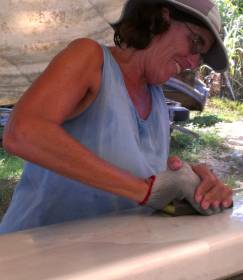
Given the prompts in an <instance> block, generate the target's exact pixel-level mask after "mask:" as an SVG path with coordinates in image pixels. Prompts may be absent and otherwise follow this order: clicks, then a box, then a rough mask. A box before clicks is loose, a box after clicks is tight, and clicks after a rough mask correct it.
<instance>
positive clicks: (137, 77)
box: [111, 47, 147, 95]
mask: <svg viewBox="0 0 243 280" xmlns="http://www.w3.org/2000/svg"><path fill="white" fill-rule="evenodd" d="M111 52H112V55H113V57H114V58H115V59H116V62H117V63H118V64H119V66H120V69H121V71H122V74H123V78H124V81H125V84H126V87H127V89H128V91H129V93H130V94H132V93H133V92H134V93H135V92H136V95H138V94H139V95H140V94H144V93H145V92H147V83H146V80H145V77H144V70H143V56H142V51H138V50H136V51H135V50H134V49H131V48H126V49H120V48H118V47H112V48H111Z"/></svg>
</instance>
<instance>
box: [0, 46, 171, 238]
mask: <svg viewBox="0 0 243 280" xmlns="http://www.w3.org/2000/svg"><path fill="white" fill-rule="evenodd" d="M102 49H103V56H104V62H103V69H102V80H101V85H100V89H99V93H98V95H97V97H96V99H95V100H94V102H93V103H92V104H91V105H90V106H89V107H88V108H87V109H86V110H85V111H84V112H82V113H81V114H80V115H79V116H77V117H75V118H73V119H72V120H68V121H66V122H65V123H64V124H63V128H64V129H65V130H66V131H67V132H68V133H69V134H71V135H72V137H74V138H75V139H77V140H78V141H79V142H80V143H82V144H83V145H85V146H86V147H87V148H88V149H90V150H91V151H93V152H94V153H95V154H96V155H98V156H99V157H101V158H103V159H104V160H106V161H108V162H110V163H112V164H114V165H116V166H118V167H120V168H123V169H125V170H128V171H129V172H131V173H132V174H134V175H136V176H138V177H140V178H147V177H149V176H151V175H153V174H157V173H158V172H159V171H161V170H165V169H166V166H167V157H168V150H169V148H168V147H169V138H170V136H169V117H168V108H167V105H166V103H165V99H164V96H163V92H162V89H161V86H148V89H149V92H150V94H151V96H152V110H151V112H150V114H149V116H148V118H147V119H146V120H144V119H141V118H140V116H139V115H138V112H137V111H136V109H135V107H134V105H133V103H132V100H131V98H130V96H129V94H128V92H127V89H126V86H125V83H124V80H123V76H122V72H121V70H120V67H119V65H118V63H117V62H116V61H115V59H114V57H113V56H112V54H111V52H110V50H109V48H108V47H105V46H102ZM94 176H95V174H94ZM134 207H138V204H137V203H135V202H133V201H130V200H128V199H126V198H124V197H119V196H116V195H113V194H111V193H108V192H105V191H102V190H98V189H96V188H93V187H91V186H87V185H84V184H82V183H80V182H78V181H75V180H72V179H69V178H65V177H63V176H61V175H59V174H57V173H55V172H52V171H50V170H48V169H45V168H43V167H40V166H38V165H35V164H33V163H30V162H26V163H25V167H24V171H23V174H22V177H21V179H20V182H19V183H18V184H17V186H16V189H15V192H14V195H13V198H12V201H11V204H10V207H9V208H8V210H7V212H6V214H5V216H4V218H3V220H2V223H1V224H0V233H6V232H11V231H17V230H23V229H27V228H32V227H37V226H43V225H48V224H53V223H59V222H64V221H68V220H74V219H81V218H90V217H95V216H99V215H104V214H107V213H111V212H112V213H114V212H118V211H121V210H125V209H130V208H134Z"/></svg>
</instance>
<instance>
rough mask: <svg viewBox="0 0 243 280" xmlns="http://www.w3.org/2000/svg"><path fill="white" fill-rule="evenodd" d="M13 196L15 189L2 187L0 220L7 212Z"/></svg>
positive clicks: (0, 191) (0, 193) (0, 189)
mask: <svg viewBox="0 0 243 280" xmlns="http://www.w3.org/2000/svg"><path fill="white" fill-rule="evenodd" d="M12 195H13V188H9V187H1V188H0V220H1V218H2V216H3V214H4V213H5V211H6V210H7V208H8V206H9V203H10V201H11V198H12Z"/></svg>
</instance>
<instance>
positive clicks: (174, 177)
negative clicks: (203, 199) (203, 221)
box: [141, 158, 218, 215]
mask: <svg viewBox="0 0 243 280" xmlns="http://www.w3.org/2000/svg"><path fill="white" fill-rule="evenodd" d="M175 162H177V164H175ZM168 166H169V167H170V168H171V167H173V168H174V167H175V166H176V167H177V168H179V169H177V170H176V171H175V170H174V171H172V170H170V169H167V170H166V171H162V172H160V173H159V174H157V176H153V179H152V181H151V182H150V190H149V192H148V194H147V196H146V199H145V200H144V201H143V202H142V203H141V204H142V205H147V206H150V207H152V208H154V209H157V210H163V209H164V207H165V206H167V205H168V204H169V203H170V202H173V201H175V200H182V199H186V200H187V201H188V202H189V203H190V204H191V206H192V207H193V208H194V209H195V210H196V211H197V212H199V213H201V214H202V215H211V214H214V213H216V212H218V211H213V210H211V209H208V210H204V209H202V208H201V207H200V204H198V203H197V202H196V200H195V192H196V189H197V187H198V186H199V185H200V178H199V177H198V176H197V175H196V174H195V173H194V172H193V171H192V169H191V167H190V166H189V165H188V164H187V163H185V162H184V163H182V166H181V167H180V163H179V161H178V158H177V159H169V161H168Z"/></svg>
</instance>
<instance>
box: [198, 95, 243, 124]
mask: <svg viewBox="0 0 243 280" xmlns="http://www.w3.org/2000/svg"><path fill="white" fill-rule="evenodd" d="M207 114H214V115H217V117H218V118H219V119H221V120H222V121H225V122H232V121H237V120H240V119H241V120H243V103H241V102H239V101H238V102H237V101H231V100H228V99H220V98H211V99H210V100H209V101H208V103H207V106H206V110H205V112H203V113H201V114H200V115H207Z"/></svg>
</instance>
